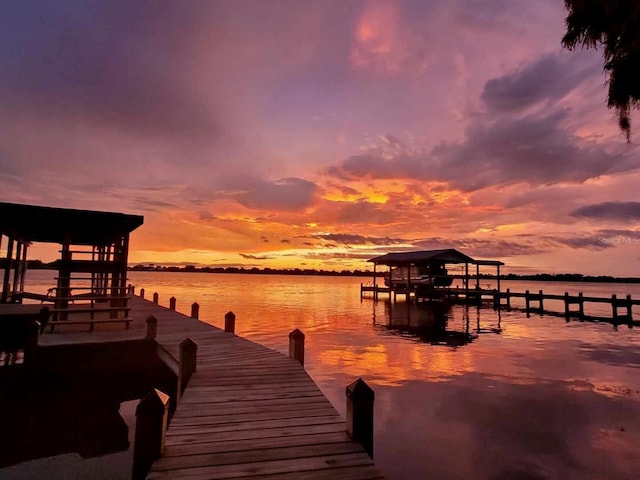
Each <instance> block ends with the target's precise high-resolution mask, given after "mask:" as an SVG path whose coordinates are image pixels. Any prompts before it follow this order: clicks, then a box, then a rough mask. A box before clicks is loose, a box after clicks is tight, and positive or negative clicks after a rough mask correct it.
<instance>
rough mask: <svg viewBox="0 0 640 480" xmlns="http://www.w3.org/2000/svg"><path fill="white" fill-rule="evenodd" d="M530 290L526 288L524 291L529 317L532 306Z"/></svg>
mask: <svg viewBox="0 0 640 480" xmlns="http://www.w3.org/2000/svg"><path fill="white" fill-rule="evenodd" d="M529 295H530V293H529V290H525V292H524V305H525V310H526V312H527V317H529V307H530V302H531V299H530V298H529Z"/></svg>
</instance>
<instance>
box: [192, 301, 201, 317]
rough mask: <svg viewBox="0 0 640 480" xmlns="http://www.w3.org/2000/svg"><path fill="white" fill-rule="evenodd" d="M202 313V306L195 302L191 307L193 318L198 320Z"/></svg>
mask: <svg viewBox="0 0 640 480" xmlns="http://www.w3.org/2000/svg"><path fill="white" fill-rule="evenodd" d="M199 313H200V305H198V302H193V305H191V318H196V319H197V318H198V314H199Z"/></svg>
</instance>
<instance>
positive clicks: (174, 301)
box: [169, 297, 176, 310]
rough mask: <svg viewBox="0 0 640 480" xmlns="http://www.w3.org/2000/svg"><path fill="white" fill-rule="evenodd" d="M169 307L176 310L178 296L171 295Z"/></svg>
mask: <svg viewBox="0 0 640 480" xmlns="http://www.w3.org/2000/svg"><path fill="white" fill-rule="evenodd" d="M169 308H170V309H171V310H175V309H176V297H171V298H170V299H169Z"/></svg>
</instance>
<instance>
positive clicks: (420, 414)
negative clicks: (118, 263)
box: [27, 271, 640, 480]
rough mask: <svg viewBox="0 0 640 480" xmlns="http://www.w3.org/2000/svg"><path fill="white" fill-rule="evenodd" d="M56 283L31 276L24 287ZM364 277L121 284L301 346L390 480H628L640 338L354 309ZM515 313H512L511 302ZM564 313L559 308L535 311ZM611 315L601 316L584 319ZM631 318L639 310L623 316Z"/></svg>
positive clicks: (366, 302) (638, 467)
mask: <svg viewBox="0 0 640 480" xmlns="http://www.w3.org/2000/svg"><path fill="white" fill-rule="evenodd" d="M54 275H55V274H53V273H51V272H44V271H31V272H29V274H28V277H27V288H28V289H30V290H36V291H37V290H38V289H42V288H44V287H45V286H51V282H52V281H51V279H52V277H53V276H54ZM366 280H367V279H362V278H351V277H321V276H280V275H273V276H269V275H234V274H204V273H170V272H130V283H132V284H134V285H135V286H136V289H137V291H138V290H139V289H140V288H141V287H143V288H145V290H146V292H147V298H150V297H151V294H152V292H158V293H159V295H160V303H161V304H163V305H168V303H169V298H170V297H172V296H174V297H176V298H177V309H178V310H179V311H181V312H183V313H187V314H188V313H189V312H190V305H191V303H193V302H194V301H196V302H198V303H199V304H200V318H201V319H202V320H204V321H207V322H209V323H211V324H213V325H216V326H219V327H221V326H223V324H224V314H225V313H226V312H227V311H229V310H232V311H233V312H234V313H235V314H236V316H237V319H236V333H237V334H238V335H240V336H243V337H246V338H249V339H251V340H255V341H257V342H260V343H262V344H264V345H267V346H269V347H272V348H275V349H277V350H280V351H282V352H287V349H288V333H289V332H290V331H291V330H293V329H295V328H300V329H301V330H302V331H303V332H304V333H305V334H306V352H305V367H306V369H307V370H308V372H309V374H310V375H311V376H312V377H313V379H314V380H315V381H316V382H317V383H318V385H319V386H320V388H321V389H322V391H323V392H324V393H325V394H326V395H327V397H328V398H329V399H330V400H331V402H332V403H333V404H334V406H335V407H336V408H337V409H338V411H339V412H340V413H341V414H342V415H343V416H344V414H345V402H346V399H345V393H344V389H345V386H346V385H347V384H348V383H350V382H352V381H353V380H354V379H356V378H358V377H362V378H363V379H364V380H365V381H366V382H367V383H369V385H370V386H371V387H372V388H373V389H374V390H375V393H376V403H375V439H374V443H375V461H376V463H377V465H378V466H379V467H380V468H381V470H382V471H383V472H384V473H385V474H386V476H387V478H388V479H391V480H398V479H422V478H439V479H440V478H442V479H471V478H473V479H476V478H477V479H543V478H558V479H560V478H562V479H574V478H575V479H584V478H593V479H601V478H615V479H632V478H633V479H635V478H638V476H639V474H640V456H638V455H637V454H636V449H637V445H640V422H639V421H638V419H640V370H639V368H640V329H638V328H633V329H630V328H628V327H626V326H620V327H618V328H614V327H613V326H612V325H610V324H607V323H589V322H580V321H571V322H565V321H564V319H563V318H560V317H555V316H551V315H542V316H541V315H537V314H532V315H531V317H530V318H526V316H525V314H524V313H522V312H520V311H516V310H511V311H509V310H506V309H502V310H501V311H495V310H493V309H492V308H490V306H488V307H483V308H480V309H478V308H476V307H469V308H467V307H465V306H453V307H451V309H450V310H447V311H444V312H440V311H434V310H432V309H429V308H428V307H426V306H422V305H420V306H416V305H407V304H406V303H405V302H404V300H402V301H401V300H400V299H399V301H398V302H397V303H395V304H393V303H390V302H389V301H387V300H383V299H382V297H381V299H380V300H379V301H378V302H375V301H373V300H372V299H370V298H364V299H362V300H361V299H360V294H359V286H360V282H362V281H366ZM507 287H509V288H511V290H512V291H519V292H520V291H524V290H525V289H529V290H531V291H532V292H533V291H535V292H537V291H538V290H539V289H543V290H544V291H545V292H546V293H558V294H562V293H564V292H565V291H568V292H569V293H570V294H577V293H578V292H579V291H582V292H584V294H585V295H593V296H610V295H611V294H612V293H616V294H617V295H618V296H619V297H620V296H624V295H626V294H631V295H633V296H634V297H636V298H637V297H638V296H640V285H631V284H584V283H579V284H572V283H533V282H519V281H511V282H507V281H505V282H503V288H507ZM513 304H514V305H515V304H517V301H513ZM545 307H546V308H549V309H556V310H558V311H562V310H563V308H564V307H563V304H562V303H560V302H558V304H557V305H554V303H553V302H547V303H545ZM586 310H587V311H586V313H587V314H594V315H597V314H604V315H609V314H610V306H607V305H596V306H590V305H588V306H587V307H586ZM634 315H635V318H640V312H638V311H637V310H634Z"/></svg>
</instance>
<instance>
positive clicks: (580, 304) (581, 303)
mask: <svg viewBox="0 0 640 480" xmlns="http://www.w3.org/2000/svg"><path fill="white" fill-rule="evenodd" d="M578 307H579V308H578V312H579V315H580V318H584V299H583V298H582V292H580V293H578Z"/></svg>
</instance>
